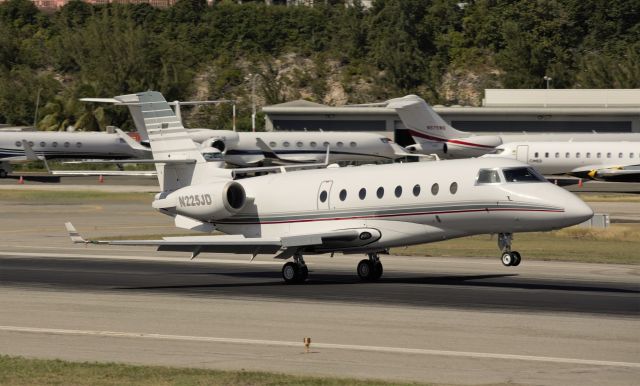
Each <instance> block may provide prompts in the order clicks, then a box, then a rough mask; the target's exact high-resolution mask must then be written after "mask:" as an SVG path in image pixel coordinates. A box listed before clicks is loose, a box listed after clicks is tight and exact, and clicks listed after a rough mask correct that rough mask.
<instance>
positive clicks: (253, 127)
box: [249, 74, 258, 132]
mask: <svg viewBox="0 0 640 386" xmlns="http://www.w3.org/2000/svg"><path fill="white" fill-rule="evenodd" d="M256 76H258V74H249V78H250V79H249V80H250V81H251V131H253V132H255V131H256Z"/></svg>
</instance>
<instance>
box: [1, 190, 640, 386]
mask: <svg viewBox="0 0 640 386" xmlns="http://www.w3.org/2000/svg"><path fill="white" fill-rule="evenodd" d="M0 206H1V207H0V210H1V211H2V220H0V310H2V312H0V342H1V343H0V353H2V354H12V355H25V356H32V357H46V358H63V359H72V360H99V361H103V360H109V361H123V362H130V363H146V364H163V365H177V366H195V367H206V368H219V369H241V368H244V369H256V370H269V371H279V372H287V373H296V374H314V375H335V376H353V377H370V378H383V379H402V380H420V381H432V382H442V383H462V384H487V383H524V384H551V385H572V384H574V385H578V384H579V385H601V384H608V385H628V384H634V383H635V382H637V379H639V377H640V318H639V316H640V297H639V296H638V295H639V292H640V285H639V281H638V279H639V276H640V267H637V266H622V265H600V264H575V263H561V262H534V261H527V260H526V252H525V251H523V252H524V253H523V254H524V257H525V260H524V261H523V263H522V265H521V266H520V267H517V268H506V267H502V266H501V265H500V263H499V261H498V259H497V257H496V259H461V258H451V259H444V258H415V257H395V256H389V257H384V258H383V261H384V263H385V276H384V278H383V280H382V281H381V282H379V283H360V282H359V281H358V280H357V279H356V277H355V272H354V271H355V264H356V262H357V261H358V260H359V259H360V258H361V257H359V256H336V257H334V258H333V259H331V258H329V257H327V256H317V257H313V256H312V257H309V258H308V259H307V260H308V263H309V265H310V268H311V270H312V272H311V277H310V282H309V283H308V284H306V285H302V286H287V285H284V284H282V282H281V279H280V266H281V262H274V261H272V260H271V259H269V258H267V257H259V258H258V259H257V261H254V262H253V263H249V262H248V257H246V256H240V257H238V256H231V255H218V256H213V255H208V256H205V257H204V258H202V259H197V260H195V261H188V260H187V257H186V256H185V255H184V254H168V253H162V254H159V253H157V252H155V251H153V250H151V249H140V248H132V247H119V248H111V247H106V246H74V245H72V244H70V242H69V240H68V238H67V236H66V234H65V231H64V227H63V226H62V222H64V221H66V220H71V221H73V222H74V224H75V225H76V226H77V228H78V229H79V230H80V231H81V232H83V233H86V234H87V235H88V236H98V235H100V236H105V235H116V234H122V233H130V234H134V235H136V234H151V233H153V234H156V233H176V230H175V228H173V226H172V224H171V220H170V219H169V218H166V217H165V216H162V215H160V214H158V213H155V212H154V211H152V210H150V208H149V206H148V204H146V203H141V202H137V203H136V202H95V201H93V202H87V203H76V204H65V205H59V204H58V205H47V204H41V203H30V204H28V203H16V202H12V203H10V204H7V203H2V202H0ZM123 224H124V225H123ZM305 336H310V337H311V338H312V340H313V343H312V347H311V349H312V350H311V351H312V352H311V353H309V354H304V353H303V351H304V349H303V346H302V338H303V337H305Z"/></svg>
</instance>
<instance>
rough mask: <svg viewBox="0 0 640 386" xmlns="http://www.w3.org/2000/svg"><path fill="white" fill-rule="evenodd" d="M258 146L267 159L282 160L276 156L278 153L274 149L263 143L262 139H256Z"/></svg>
mask: <svg viewBox="0 0 640 386" xmlns="http://www.w3.org/2000/svg"><path fill="white" fill-rule="evenodd" d="M256 145H257V146H258V148H259V149H260V150H261V151H262V154H263V155H264V156H265V157H267V158H272V159H277V160H281V158H280V157H279V156H278V155H277V154H276V152H275V151H273V149H272V148H271V147H270V146H269V145H267V143H266V142H265V141H263V140H262V138H260V137H258V138H256Z"/></svg>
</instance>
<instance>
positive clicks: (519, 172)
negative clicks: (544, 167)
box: [502, 168, 545, 182]
mask: <svg viewBox="0 0 640 386" xmlns="http://www.w3.org/2000/svg"><path fill="white" fill-rule="evenodd" d="M502 174H504V179H505V181H507V182H541V181H545V179H544V177H542V176H541V175H540V174H538V172H536V171H535V170H533V168H508V169H503V170H502Z"/></svg>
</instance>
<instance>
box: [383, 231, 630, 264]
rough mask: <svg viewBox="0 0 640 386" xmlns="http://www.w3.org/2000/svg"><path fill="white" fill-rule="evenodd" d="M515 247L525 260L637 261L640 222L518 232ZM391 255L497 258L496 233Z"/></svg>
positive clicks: (403, 250) (417, 246)
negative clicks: (549, 230) (592, 227)
mask: <svg viewBox="0 0 640 386" xmlns="http://www.w3.org/2000/svg"><path fill="white" fill-rule="evenodd" d="M513 247H514V249H516V250H518V251H521V253H522V254H523V257H524V259H525V260H529V259H531V260H559V261H579V262H584V263H609V264H633V265H638V264H640V255H638V248H640V224H624V225H623V224H612V225H611V226H610V227H609V228H607V229H590V228H578V227H572V228H565V229H562V230H559V231H554V232H536V233H518V234H516V235H515V237H514V245H513ZM391 252H392V253H393V254H398V255H410V256H413V255H415V256H453V257H468V256H473V257H490V258H495V259H497V258H498V256H499V250H498V246H497V240H496V238H495V236H493V237H492V236H488V235H481V236H472V237H464V238H461V239H454V240H449V241H443V242H438V243H432V244H422V245H416V246H412V247H408V248H394V249H392V251H391Z"/></svg>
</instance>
